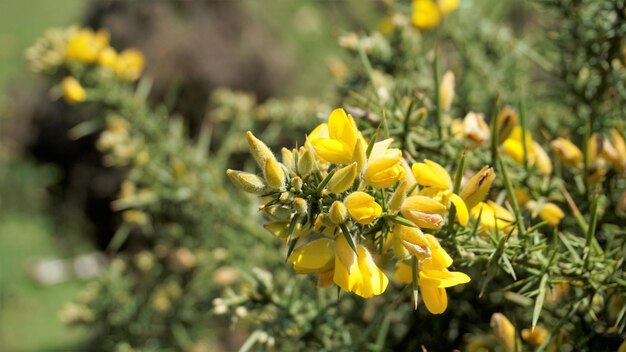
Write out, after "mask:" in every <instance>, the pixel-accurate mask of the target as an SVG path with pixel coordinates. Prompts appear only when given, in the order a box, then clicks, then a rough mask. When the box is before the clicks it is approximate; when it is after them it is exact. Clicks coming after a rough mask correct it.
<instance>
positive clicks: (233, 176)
mask: <svg viewBox="0 0 626 352" xmlns="http://www.w3.org/2000/svg"><path fill="white" fill-rule="evenodd" d="M226 175H228V178H229V179H230V182H232V183H233V184H234V185H235V186H236V187H237V188H239V189H241V190H242V191H245V192H248V193H254V194H263V193H268V192H270V191H271V189H270V188H269V187H268V186H267V184H265V181H264V180H263V179H262V178H261V177H259V176H257V175H255V174H251V173H248V172H243V171H236V170H231V169H228V170H226Z"/></svg>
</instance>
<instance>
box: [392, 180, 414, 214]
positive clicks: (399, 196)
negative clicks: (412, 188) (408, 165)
mask: <svg viewBox="0 0 626 352" xmlns="http://www.w3.org/2000/svg"><path fill="white" fill-rule="evenodd" d="M408 188H409V183H408V182H407V181H402V183H400V185H399V186H398V188H396V191H395V192H394V193H393V196H391V200H390V201H389V206H388V207H387V209H388V211H389V212H392V213H397V212H398V211H400V208H401V207H402V203H404V200H405V199H406V192H407V190H408Z"/></svg>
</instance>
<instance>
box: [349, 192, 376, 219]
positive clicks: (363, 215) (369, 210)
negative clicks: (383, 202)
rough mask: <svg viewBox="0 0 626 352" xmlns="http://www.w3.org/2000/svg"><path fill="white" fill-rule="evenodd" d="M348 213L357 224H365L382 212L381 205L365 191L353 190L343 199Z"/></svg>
mask: <svg viewBox="0 0 626 352" xmlns="http://www.w3.org/2000/svg"><path fill="white" fill-rule="evenodd" d="M344 203H345V205H346V208H348V213H349V214H350V216H351V217H352V218H353V219H354V220H355V221H356V222H358V223H359V224H363V225H367V224H370V223H371V222H372V221H374V220H376V218H378V217H379V216H380V214H382V212H383V210H382V208H381V206H380V205H379V204H378V203H376V201H375V200H374V197H372V196H370V195H369V194H367V193H365V192H353V193H351V194H350V195H349V196H348V197H346V199H345V201H344Z"/></svg>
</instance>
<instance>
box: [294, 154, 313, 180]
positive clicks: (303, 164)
mask: <svg viewBox="0 0 626 352" xmlns="http://www.w3.org/2000/svg"><path fill="white" fill-rule="evenodd" d="M314 166H315V159H314V158H313V153H311V151H310V150H309V149H306V148H300V157H299V158H298V174H299V175H301V176H306V175H308V174H310V173H311V171H313V167H314Z"/></svg>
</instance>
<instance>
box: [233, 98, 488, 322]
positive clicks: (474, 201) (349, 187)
mask: <svg viewBox="0 0 626 352" xmlns="http://www.w3.org/2000/svg"><path fill="white" fill-rule="evenodd" d="M392 144H393V139H385V140H381V141H378V142H375V141H372V142H369V143H368V142H367V141H366V140H365V138H364V137H363V135H362V134H361V132H360V131H359V130H358V128H357V126H356V123H355V121H354V119H353V118H352V116H350V115H348V114H346V112H345V111H344V110H343V109H336V110H334V111H333V112H332V113H331V114H330V116H329V118H328V122H327V123H322V124H320V125H319V126H317V127H316V128H315V129H314V130H313V131H312V132H311V133H310V134H309V135H308V136H307V138H306V142H305V143H304V146H302V147H300V148H298V149H292V150H289V149H286V148H283V149H282V152H281V154H282V160H281V162H279V161H278V160H277V158H276V156H275V155H274V154H273V153H272V151H271V150H270V149H269V148H268V147H267V146H266V145H265V144H264V143H263V142H262V141H261V140H259V139H258V138H256V137H255V136H254V135H253V134H252V133H250V132H248V146H249V149H250V152H251V154H252V156H253V157H254V159H255V161H256V163H257V165H258V167H259V168H260V170H261V172H260V173H259V174H256V173H249V172H244V171H235V170H227V175H228V177H229V178H230V180H231V181H232V183H233V184H234V185H235V186H237V187H238V188H240V189H242V190H244V191H246V192H249V193H254V194H258V195H260V196H262V197H263V198H264V199H265V201H266V203H265V204H264V205H262V206H261V207H260V210H261V211H262V212H263V213H264V214H265V216H267V218H268V219H269V220H270V222H269V223H268V224H266V225H265V227H266V229H267V230H268V231H270V232H271V233H272V234H274V235H275V236H277V237H278V238H280V239H282V240H285V241H286V242H287V246H288V248H289V249H288V260H289V261H290V262H291V264H292V265H293V267H294V269H295V271H296V272H297V273H299V274H314V275H316V276H317V277H318V286H319V287H328V286H332V285H333V284H334V285H337V286H338V287H340V288H341V289H342V290H344V291H347V292H353V293H355V294H357V295H359V296H361V297H363V298H371V297H373V296H376V295H380V294H382V293H383V292H384V291H385V290H386V289H387V286H388V285H389V278H388V277H387V275H386V274H385V269H386V268H385V267H381V265H382V264H383V263H384V264H388V263H392V262H393V260H391V259H395V262H396V265H395V271H396V274H395V278H396V279H397V281H399V282H400V283H411V282H412V283H413V284H414V285H415V287H419V290H421V291H422V295H421V297H422V299H423V301H424V303H425V305H426V308H427V309H428V310H429V311H430V312H431V313H433V314H440V313H442V312H444V311H445V309H446V307H447V296H446V291H445V288H447V287H452V286H455V285H459V284H463V283H466V282H469V281H470V278H469V277H468V276H467V275H465V274H463V273H460V272H454V271H449V270H448V268H449V267H450V266H451V265H452V263H453V261H452V258H451V257H450V256H449V255H448V254H447V253H446V251H445V250H444V248H443V247H442V246H441V245H440V243H439V240H438V239H437V238H436V237H435V236H434V235H435V234H436V232H437V230H438V229H441V228H442V226H443V225H444V224H445V222H446V218H450V217H451V216H448V217H446V213H448V214H450V213H449V211H450V210H451V209H452V207H454V214H456V220H457V222H458V223H459V224H460V225H461V226H466V225H467V223H468V221H469V216H470V215H469V211H468V209H472V208H474V207H475V206H477V205H479V204H480V202H481V201H482V199H483V197H484V196H485V195H486V194H487V192H488V189H489V187H490V186H491V183H492V182H493V179H494V178H495V174H494V172H493V169H492V168H489V167H485V168H483V169H482V170H481V171H480V172H478V173H476V175H475V176H474V177H472V178H471V179H470V180H469V181H468V182H467V184H466V185H465V187H464V188H463V189H462V191H461V192H458V194H457V192H455V190H454V187H453V185H454V183H453V180H452V178H451V177H450V175H449V174H448V171H446V170H445V168H444V167H442V166H441V165H439V164H437V163H436V162H434V161H431V160H424V161H423V162H418V163H414V164H413V165H412V166H409V164H408V163H407V162H406V161H405V160H404V159H403V157H402V152H401V151H400V150H399V149H396V148H393V147H392ZM420 186H422V188H421V189H420ZM486 218H487V217H485V219H486ZM449 220H450V221H454V220H455V219H454V218H451V219H449Z"/></svg>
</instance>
